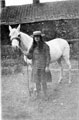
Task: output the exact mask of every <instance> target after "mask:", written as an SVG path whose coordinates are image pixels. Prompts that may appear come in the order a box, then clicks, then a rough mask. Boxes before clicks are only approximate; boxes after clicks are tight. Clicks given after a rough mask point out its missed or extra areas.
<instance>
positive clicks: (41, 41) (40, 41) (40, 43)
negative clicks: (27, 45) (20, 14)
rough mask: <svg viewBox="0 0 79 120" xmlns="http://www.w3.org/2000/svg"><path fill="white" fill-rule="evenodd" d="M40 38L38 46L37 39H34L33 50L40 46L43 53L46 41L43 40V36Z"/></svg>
mask: <svg viewBox="0 0 79 120" xmlns="http://www.w3.org/2000/svg"><path fill="white" fill-rule="evenodd" d="M39 37H40V40H39V41H38V44H37V42H36V41H35V37H33V45H32V48H33V49H35V47H37V46H38V48H39V51H40V52H41V50H42V49H43V44H44V41H43V39H42V36H39Z"/></svg>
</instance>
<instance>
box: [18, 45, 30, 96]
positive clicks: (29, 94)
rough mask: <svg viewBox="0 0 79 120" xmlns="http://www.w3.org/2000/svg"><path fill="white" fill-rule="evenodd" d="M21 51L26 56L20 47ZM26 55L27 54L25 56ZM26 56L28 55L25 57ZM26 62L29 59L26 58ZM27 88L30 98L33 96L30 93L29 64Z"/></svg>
mask: <svg viewBox="0 0 79 120" xmlns="http://www.w3.org/2000/svg"><path fill="white" fill-rule="evenodd" d="M18 48H19V49H20V50H21V52H22V53H23V54H24V52H23V49H22V48H21V47H20V46H19V47H18ZM24 55H25V54H24ZM25 56H26V55H25ZM26 62H27V58H26ZM27 78H28V79H27V81H28V82H27V87H28V93H29V96H31V92H30V87H29V70H28V64H27Z"/></svg>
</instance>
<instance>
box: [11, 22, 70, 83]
mask: <svg viewBox="0 0 79 120" xmlns="http://www.w3.org/2000/svg"><path fill="white" fill-rule="evenodd" d="M9 31H10V33H9V36H10V40H11V44H12V47H14V48H16V47H18V48H20V49H21V50H22V51H27V52H28V51H29V49H30V48H31V46H32V44H33V38H32V36H29V35H27V34H26V33H23V32H21V31H20V24H19V25H18V27H17V28H12V27H11V26H10V25H9ZM45 43H46V44H47V45H48V46H49V49H50V58H51V60H50V63H52V62H55V61H57V62H58V64H59V66H60V78H59V80H58V83H60V82H61V81H62V79H63V66H62V59H64V61H65V62H66V64H67V65H68V69H69V83H71V72H70V71H71V63H70V46H69V44H68V42H67V40H65V39H62V38H55V39H52V40H49V41H47V42H45ZM24 60H25V61H26V62H27V64H30V65H31V64H32V60H29V59H27V57H26V56H25V55H24Z"/></svg>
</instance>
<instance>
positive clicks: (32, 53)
mask: <svg viewBox="0 0 79 120" xmlns="http://www.w3.org/2000/svg"><path fill="white" fill-rule="evenodd" d="M27 57H28V58H29V59H32V81H33V82H35V83H36V90H37V96H39V93H40V90H41V85H42V89H43V92H44V95H45V96H46V93H47V80H46V77H45V76H46V71H49V63H50V53H49V46H48V45H47V44H46V43H45V42H44V41H43V40H42V34H41V31H35V32H33V45H32V47H31V48H30V50H29V53H28V54H27Z"/></svg>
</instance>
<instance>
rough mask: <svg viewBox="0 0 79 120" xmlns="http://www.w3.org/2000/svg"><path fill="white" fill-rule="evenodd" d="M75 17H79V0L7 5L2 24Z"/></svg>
mask: <svg viewBox="0 0 79 120" xmlns="http://www.w3.org/2000/svg"><path fill="white" fill-rule="evenodd" d="M75 18H78V19H79V1H62V2H48V3H40V4H37V5H34V4H28V5H22V6H8V7H5V8H4V9H3V10H2V13H1V24H18V23H31V22H38V21H46V20H58V19H75Z"/></svg>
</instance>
